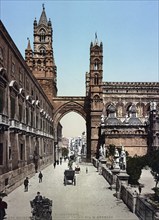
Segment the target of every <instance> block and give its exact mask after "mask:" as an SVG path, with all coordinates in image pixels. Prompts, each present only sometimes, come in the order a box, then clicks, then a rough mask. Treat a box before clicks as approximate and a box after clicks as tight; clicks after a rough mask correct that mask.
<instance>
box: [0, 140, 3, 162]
mask: <svg viewBox="0 0 159 220" xmlns="http://www.w3.org/2000/svg"><path fill="white" fill-rule="evenodd" d="M0 165H3V143H0Z"/></svg>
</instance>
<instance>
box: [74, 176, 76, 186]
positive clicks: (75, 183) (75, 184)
mask: <svg viewBox="0 0 159 220" xmlns="http://www.w3.org/2000/svg"><path fill="white" fill-rule="evenodd" d="M75 185H76V177H75V178H74V186H75Z"/></svg>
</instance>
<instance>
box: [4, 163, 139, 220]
mask: <svg viewBox="0 0 159 220" xmlns="http://www.w3.org/2000/svg"><path fill="white" fill-rule="evenodd" d="M86 167H87V168H88V173H86ZM80 168H81V172H80V173H79V174H76V180H77V183H76V186H74V185H66V186H64V184H63V178H64V174H63V173H64V170H65V169H67V162H63V164H62V165H57V166H56V168H55V169H54V167H53V165H50V166H49V167H47V168H46V169H44V170H42V173H43V181H42V183H39V181H38V174H36V175H35V176H34V177H32V178H31V179H30V180H29V191H28V192H24V186H23V185H21V186H20V187H18V188H17V189H16V190H14V191H13V192H12V193H10V194H9V195H8V196H7V197H5V198H4V201H6V202H7V203H8V209H7V220H14V219H15V220H29V219H30V217H31V207H30V200H32V199H34V197H35V196H36V193H37V192H38V191H40V192H41V195H42V196H45V197H47V198H49V199H51V200H52V201H53V209H52V217H53V220H89V219H94V220H101V219H104V220H107V219H109V220H110V219H114V220H136V219H138V218H137V216H136V215H135V214H133V213H131V212H130V211H129V210H128V208H127V207H126V206H125V204H123V202H122V201H119V200H117V198H116V197H114V196H113V193H114V191H111V190H110V189H109V184H108V183H107V182H106V181H105V179H104V178H103V177H102V176H101V175H99V174H98V172H97V170H96V168H95V167H93V165H92V164H85V163H83V164H81V165H80Z"/></svg>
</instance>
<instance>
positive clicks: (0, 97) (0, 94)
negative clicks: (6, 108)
mask: <svg viewBox="0 0 159 220" xmlns="http://www.w3.org/2000/svg"><path fill="white" fill-rule="evenodd" d="M3 95H4V92H3V90H2V89H0V113H3V105H4V100H3Z"/></svg>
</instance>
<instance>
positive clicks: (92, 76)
mask: <svg viewBox="0 0 159 220" xmlns="http://www.w3.org/2000/svg"><path fill="white" fill-rule="evenodd" d="M86 92H87V94H86V95H87V97H89V103H90V116H89V117H90V118H89V120H88V121H89V123H90V124H89V125H88V126H87V130H88V134H87V135H88V137H89V139H90V140H91V141H90V143H88V145H90V146H89V147H88V151H89V152H87V154H88V155H94V156H95V154H96V152H97V148H98V137H99V136H98V135H99V127H100V123H101V121H100V119H101V114H102V110H103V44H102V43H100V44H99V43H98V38H97V34H95V40H94V43H93V42H91V45H90V71H89V74H88V73H87V74H86Z"/></svg>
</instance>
